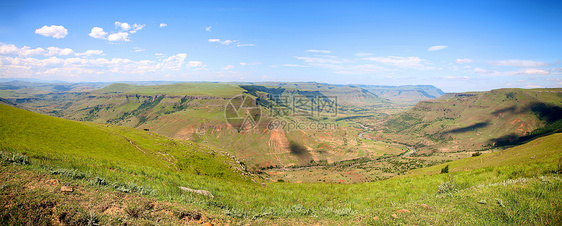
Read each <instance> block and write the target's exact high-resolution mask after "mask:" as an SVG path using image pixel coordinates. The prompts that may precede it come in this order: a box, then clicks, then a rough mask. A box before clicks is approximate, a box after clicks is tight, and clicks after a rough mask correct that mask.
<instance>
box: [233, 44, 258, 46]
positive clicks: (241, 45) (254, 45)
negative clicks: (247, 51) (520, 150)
mask: <svg viewBox="0 0 562 226" xmlns="http://www.w3.org/2000/svg"><path fill="white" fill-rule="evenodd" d="M244 46H256V45H255V44H238V45H236V47H244Z"/></svg>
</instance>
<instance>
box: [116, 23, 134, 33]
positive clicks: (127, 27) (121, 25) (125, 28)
mask: <svg viewBox="0 0 562 226" xmlns="http://www.w3.org/2000/svg"><path fill="white" fill-rule="evenodd" d="M115 27H119V28H121V30H122V31H128V30H130V29H131V25H129V24H128V23H122V22H119V21H115Z"/></svg>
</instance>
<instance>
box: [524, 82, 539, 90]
mask: <svg viewBox="0 0 562 226" xmlns="http://www.w3.org/2000/svg"><path fill="white" fill-rule="evenodd" d="M525 88H531V89H534V88H543V87H542V86H539V85H535V84H530V83H527V86H525Z"/></svg>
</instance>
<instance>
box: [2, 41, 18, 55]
mask: <svg viewBox="0 0 562 226" xmlns="http://www.w3.org/2000/svg"><path fill="white" fill-rule="evenodd" d="M1 44H2V45H0V54H2V55H17V54H18V52H19V48H18V47H16V46H15V45H14V44H4V43H1Z"/></svg>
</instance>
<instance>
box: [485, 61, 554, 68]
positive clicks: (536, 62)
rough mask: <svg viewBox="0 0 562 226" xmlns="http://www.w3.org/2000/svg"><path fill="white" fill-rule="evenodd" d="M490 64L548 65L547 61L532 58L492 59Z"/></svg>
mask: <svg viewBox="0 0 562 226" xmlns="http://www.w3.org/2000/svg"><path fill="white" fill-rule="evenodd" d="M490 64H491V65H494V66H513V67H544V66H548V64H547V63H545V62H541V61H532V60H500V61H492V62H490Z"/></svg>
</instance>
